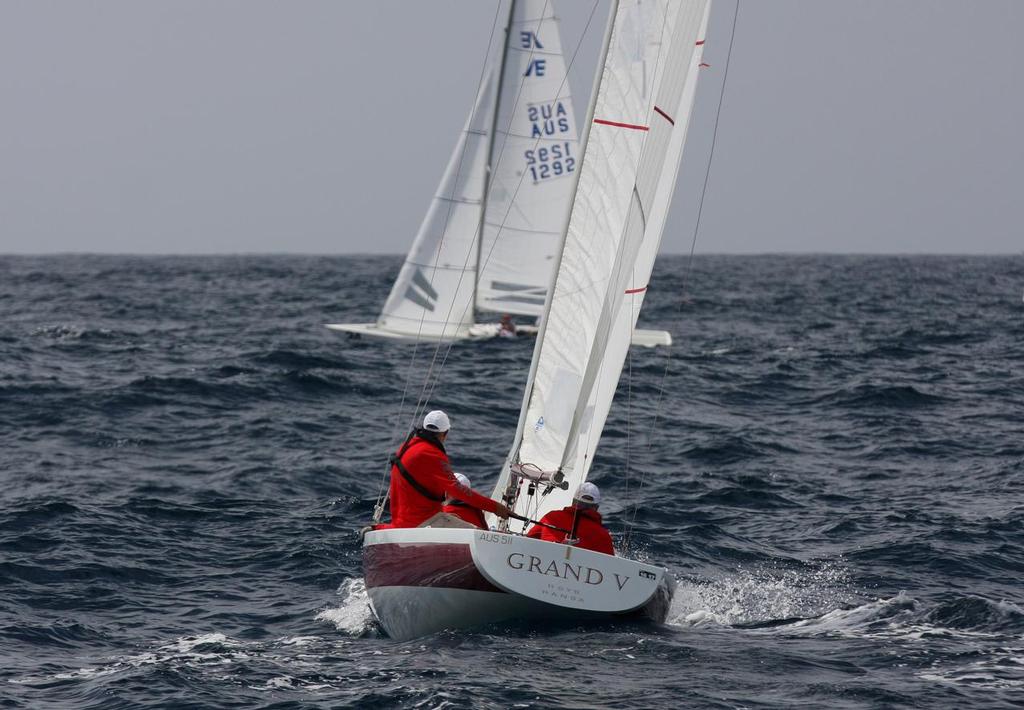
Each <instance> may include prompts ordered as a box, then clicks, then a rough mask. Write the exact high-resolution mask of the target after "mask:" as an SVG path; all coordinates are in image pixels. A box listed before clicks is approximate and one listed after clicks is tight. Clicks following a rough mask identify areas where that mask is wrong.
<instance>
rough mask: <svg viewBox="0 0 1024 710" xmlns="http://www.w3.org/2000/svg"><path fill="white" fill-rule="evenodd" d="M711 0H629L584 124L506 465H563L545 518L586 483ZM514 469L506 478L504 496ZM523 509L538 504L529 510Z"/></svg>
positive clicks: (674, 158) (660, 210) (643, 276)
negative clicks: (562, 480) (557, 256)
mask: <svg viewBox="0 0 1024 710" xmlns="http://www.w3.org/2000/svg"><path fill="white" fill-rule="evenodd" d="M707 5H708V2H707V0H675V1H668V0H660V1H650V0H648V1H645V2H640V0H623V1H622V2H620V3H619V4H618V6H617V7H616V8H615V10H614V11H615V16H614V18H613V22H612V25H611V32H610V36H609V40H608V44H607V49H606V56H605V63H604V68H603V70H602V73H601V76H600V80H599V86H598V90H597V96H596V99H595V101H594V104H593V109H592V114H593V115H592V122H591V124H590V125H589V126H588V127H587V130H588V136H587V139H586V145H585V154H584V158H583V163H582V165H581V167H580V173H579V178H578V185H577V187H576V191H575V197H574V201H573V206H572V211H571V216H570V220H569V224H568V227H567V230H566V234H565V242H564V246H563V249H562V254H561V260H560V263H559V266H558V271H557V274H556V278H555V284H554V293H553V296H552V298H551V301H550V304H549V308H548V312H547V314H546V317H545V320H544V323H543V329H542V332H541V335H540V337H539V339H538V343H537V345H536V348H535V350H534V362H533V365H532V366H531V375H532V377H531V381H530V383H529V384H528V387H527V395H526V398H525V401H524V405H523V410H522V412H521V415H520V423H519V430H518V431H517V437H516V443H515V444H514V446H513V449H512V451H511V452H510V461H509V463H517V464H528V465H531V466H533V467H536V468H538V469H540V470H544V471H556V470H557V471H561V472H562V473H563V474H564V475H565V477H566V480H567V482H568V488H567V489H566V490H564V491H563V490H558V489H556V490H555V491H553V492H551V493H549V494H548V495H546V496H544V497H543V498H542V499H541V500H540V501H539V502H538V500H537V498H539V496H538V497H537V498H534V499H533V503H529V502H527V501H524V500H523V498H524V496H525V495H526V492H527V490H528V489H526V488H524V489H522V490H520V491H519V496H518V498H517V509H518V510H519V512H521V513H522V512H528V513H529V514H531V515H542V514H543V513H544V512H547V511H548V510H551V509H554V508H556V507H561V506H563V505H565V504H566V503H567V502H568V499H569V497H571V495H572V493H573V492H574V490H575V488H576V487H577V486H578V485H579V483H580V482H582V481H583V480H585V479H586V476H587V473H588V471H589V467H590V463H591V459H592V455H593V451H594V449H595V448H596V446H597V439H598V438H599V436H600V430H601V428H602V427H603V423H604V420H605V417H606V416H607V412H608V408H609V406H610V404H611V400H612V397H613V395H614V392H615V387H616V384H617V382H618V379H619V375H620V373H621V369H622V362H623V359H624V357H625V350H626V348H627V347H628V343H629V338H630V336H631V333H632V325H633V322H634V319H635V310H636V306H637V305H638V304H636V303H634V302H626V301H625V297H626V295H627V293H626V292H627V291H630V292H631V293H630V294H629V296H631V297H636V296H637V295H638V294H641V293H642V291H638V290H636V289H639V288H644V287H646V281H647V279H648V278H649V276H650V269H651V267H652V266H653V257H654V255H655V253H656V252H657V244H658V241H659V240H660V238H661V232H662V229H663V227H664V221H665V217H666V214H667V210H668V204H669V200H670V198H671V191H672V186H673V183H674V182H675V176H676V174H677V172H678V167H679V162H680V157H681V153H682V147H683V143H684V138H685V135H684V134H685V130H686V127H687V125H688V123H689V113H690V109H691V105H692V101H693V92H694V87H695V82H696V77H697V71H696V69H697V66H698V64H699V61H700V60H699V56H700V47H701V45H700V44H698V42H699V41H700V40H701V39H702V38H703V31H702V28H703V26H704V25H705V23H706V19H707ZM507 481H508V466H506V470H505V471H504V472H503V474H502V477H501V479H500V480H499V483H498V488H497V492H498V493H504V492H505V491H504V489H505V486H506V484H507ZM526 505H530V507H529V508H528V509H527V508H525V506H526Z"/></svg>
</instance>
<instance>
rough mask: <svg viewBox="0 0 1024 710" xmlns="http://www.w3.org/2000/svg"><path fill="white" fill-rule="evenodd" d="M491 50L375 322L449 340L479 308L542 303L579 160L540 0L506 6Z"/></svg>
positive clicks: (523, 310) (550, 16) (515, 309)
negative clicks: (496, 52) (500, 37)
mask: <svg viewBox="0 0 1024 710" xmlns="http://www.w3.org/2000/svg"><path fill="white" fill-rule="evenodd" d="M500 51H501V52H502V54H501V55H500V56H499V57H496V58H492V59H491V61H490V63H489V64H490V69H489V70H488V71H487V73H486V79H485V81H484V82H483V84H482V85H481V89H480V91H479V93H478V95H477V97H476V101H475V102H474V106H473V110H472V112H471V113H470V115H469V118H468V119H467V121H466V125H465V127H464V128H463V130H462V133H461V134H460V136H459V140H458V143H457V144H456V146H455V150H454V152H453V153H452V157H451V159H450V160H449V162H448V167H447V169H446V170H445V173H444V176H443V178H442V179H441V184H440V186H439V187H438V191H437V194H436V195H435V197H434V198H433V200H432V201H431V203H430V207H429V209H428V210H427V214H426V217H425V218H424V220H423V223H422V224H421V225H420V230H419V232H418V233H417V235H416V240H415V241H414V242H413V245H412V248H411V249H410V251H409V255H408V256H407V257H406V261H405V263H404V264H403V265H402V269H401V271H400V272H399V275H398V278H397V280H396V281H395V284H394V286H393V287H392V289H391V294H390V295H389V296H388V299H387V301H386V302H385V305H384V310H383V312H382V313H381V315H380V317H379V318H378V320H377V326H378V327H379V328H381V329H383V330H387V331H392V332H398V333H406V334H409V335H412V336H418V337H422V338H425V339H438V338H440V339H446V338H455V337H460V336H464V335H465V333H466V332H467V331H468V329H469V327H470V326H472V325H473V320H474V316H475V315H476V311H477V310H488V311H497V312H502V313H515V314H524V315H540V313H541V312H542V311H543V308H544V302H545V297H546V293H547V287H548V284H549V283H550V280H551V272H552V269H553V267H554V261H555V255H556V254H557V252H558V248H559V245H560V238H561V233H562V227H563V224H564V221H565V216H566V210H567V205H568V202H569V196H570V192H571V190H572V179H571V176H572V174H573V173H574V172H575V170H576V168H577V166H578V155H577V150H578V146H577V138H576V124H575V118H574V116H573V109H572V101H571V98H570V96H569V89H568V82H567V81H566V79H565V61H564V60H563V58H562V48H561V38H560V37H559V31H558V19H557V18H556V17H555V16H554V13H553V11H552V9H551V3H550V0H514V1H513V2H512V4H511V6H510V9H509V24H508V28H507V31H506V32H505V42H504V43H503V45H502V46H501V48H500ZM492 136H493V140H492Z"/></svg>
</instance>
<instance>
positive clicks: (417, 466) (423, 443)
mask: <svg viewBox="0 0 1024 710" xmlns="http://www.w3.org/2000/svg"><path fill="white" fill-rule="evenodd" d="M423 434H424V433H421V432H417V434H416V436H414V437H413V439H412V441H410V442H409V445H408V448H406V446H405V444H403V445H402V446H401V447H399V449H398V452H396V453H397V454H401V453H402V448H405V454H403V455H402V464H403V465H404V466H405V469H406V470H407V471H408V472H409V474H410V475H411V476H412V477H413V479H414V480H415V481H416V482H417V483H418V484H419V485H420V486H422V487H423V488H424V489H425V490H426V491H427V492H428V493H430V494H431V496H432V497H433V498H434V499H435V500H432V499H431V498H427V497H426V496H424V495H423V494H422V493H420V492H419V491H417V490H416V488H415V486H413V485H412V484H411V483H409V482H408V481H407V480H406V479H405V476H403V475H402V474H401V472H400V471H399V470H398V467H397V466H392V467H391V488H390V492H389V494H388V495H389V497H390V498H391V527H395V528H414V527H416V526H418V525H419V524H420V523H422V522H423V521H424V520H426V519H427V518H430V517H432V516H434V515H436V514H437V513H440V512H441V504H442V499H443V498H444V497H445V496H448V497H449V498H456V499H458V500H461V501H463V502H465V503H469V504H470V505H471V506H473V507H474V508H479V509H481V510H486V511H487V512H489V513H493V512H495V510H496V509H497V501H494V500H491V499H490V498H485V497H484V496H482V495H480V494H479V493H476V492H475V491H473V490H471V489H469V488H466V487H465V486H463V485H461V484H460V483H459V482H458V481H456V480H455V476H454V475H453V474H452V468H451V465H450V464H449V463H448V454H447V453H445V450H444V444H442V443H441V442H440V441H438V440H436V439H434V438H433V437H430V436H429V434H428V435H427V436H426V437H425V436H424V435H423Z"/></svg>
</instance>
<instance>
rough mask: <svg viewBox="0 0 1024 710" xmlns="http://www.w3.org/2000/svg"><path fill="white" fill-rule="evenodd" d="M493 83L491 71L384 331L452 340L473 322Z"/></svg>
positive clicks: (388, 306)
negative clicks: (478, 239) (478, 242)
mask: <svg viewBox="0 0 1024 710" xmlns="http://www.w3.org/2000/svg"><path fill="white" fill-rule="evenodd" d="M495 83H496V82H495V80H494V76H493V72H489V73H488V76H487V78H486V79H485V81H484V83H483V84H482V86H481V87H480V91H479V92H478V93H477V97H476V101H475V102H474V104H473V110H472V111H471V112H470V114H469V118H468V119H467V120H466V125H465V127H464V128H463V129H462V133H460V134H459V140H458V143H456V145H455V150H454V151H453V152H452V157H451V158H450V159H449V161H448V167H447V168H446V169H445V171H444V177H442V178H441V184H440V185H439V186H438V191H437V194H436V195H435V196H434V198H433V199H432V200H431V201H430V207H429V208H428V209H427V214H426V217H424V218H423V223H422V224H421V225H420V230H419V232H418V233H417V234H416V240H415V241H414V242H413V245H412V248H411V249H410V250H409V254H408V256H407V257H406V258H405V263H404V264H402V270H401V271H400V272H399V274H398V278H397V279H396V280H395V284H394V286H392V287H391V294H390V295H389V296H388V300H387V301H386V302H385V303H384V310H383V311H382V312H381V314H380V317H379V318H378V319H377V325H378V326H380V327H381V328H383V329H386V330H391V331H397V332H403V333H411V334H413V335H417V334H418V335H421V336H423V337H433V338H437V337H446V338H452V337H455V336H456V335H458V333H459V332H460V331H464V330H467V329H468V328H469V326H471V325H472V324H473V307H472V304H473V291H474V284H475V280H476V249H477V234H478V230H479V225H480V218H481V212H482V207H483V198H484V177H485V175H486V172H487V152H488V148H489V145H490V141H489V140H488V133H489V131H490V129H491V117H492V115H493V114H492V110H493V106H494V93H495Z"/></svg>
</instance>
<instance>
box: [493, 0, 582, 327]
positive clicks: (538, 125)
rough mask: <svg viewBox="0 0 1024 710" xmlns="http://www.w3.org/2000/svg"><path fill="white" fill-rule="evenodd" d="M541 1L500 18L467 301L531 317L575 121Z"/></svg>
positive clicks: (550, 259) (546, 6) (554, 34)
mask: <svg viewBox="0 0 1024 710" xmlns="http://www.w3.org/2000/svg"><path fill="white" fill-rule="evenodd" d="M552 5H553V3H552V1H551V0H517V2H515V3H513V7H512V9H511V14H510V17H509V29H508V33H507V35H506V41H505V48H504V53H505V54H504V62H503V63H502V68H503V71H502V77H501V81H500V84H499V86H500V94H499V96H498V101H497V113H496V115H495V120H494V143H493V147H492V150H491V160H490V164H491V173H490V181H489V185H488V190H487V198H486V203H485V207H484V223H483V235H482V239H481V250H480V272H479V275H478V278H477V294H476V307H477V310H480V311H495V312H502V313H516V314H521V315H531V316H539V315H540V314H541V313H542V312H543V310H544V301H545V297H546V295H547V288H548V285H549V284H550V282H551V273H552V270H553V269H554V265H555V257H556V255H557V253H558V249H559V247H560V246H561V237H562V232H563V230H564V226H565V217H566V212H567V209H568V205H569V200H570V197H571V195H572V188H573V179H572V177H573V174H574V173H575V171H576V168H577V166H578V165H579V155H578V149H579V148H578V141H577V137H576V118H575V116H574V115H573V107H572V99H571V97H570V93H569V84H568V82H567V81H566V80H565V60H564V59H563V57H562V44H561V37H560V34H559V29H558V19H557V18H556V17H555V14H554V8H553V7H552Z"/></svg>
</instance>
